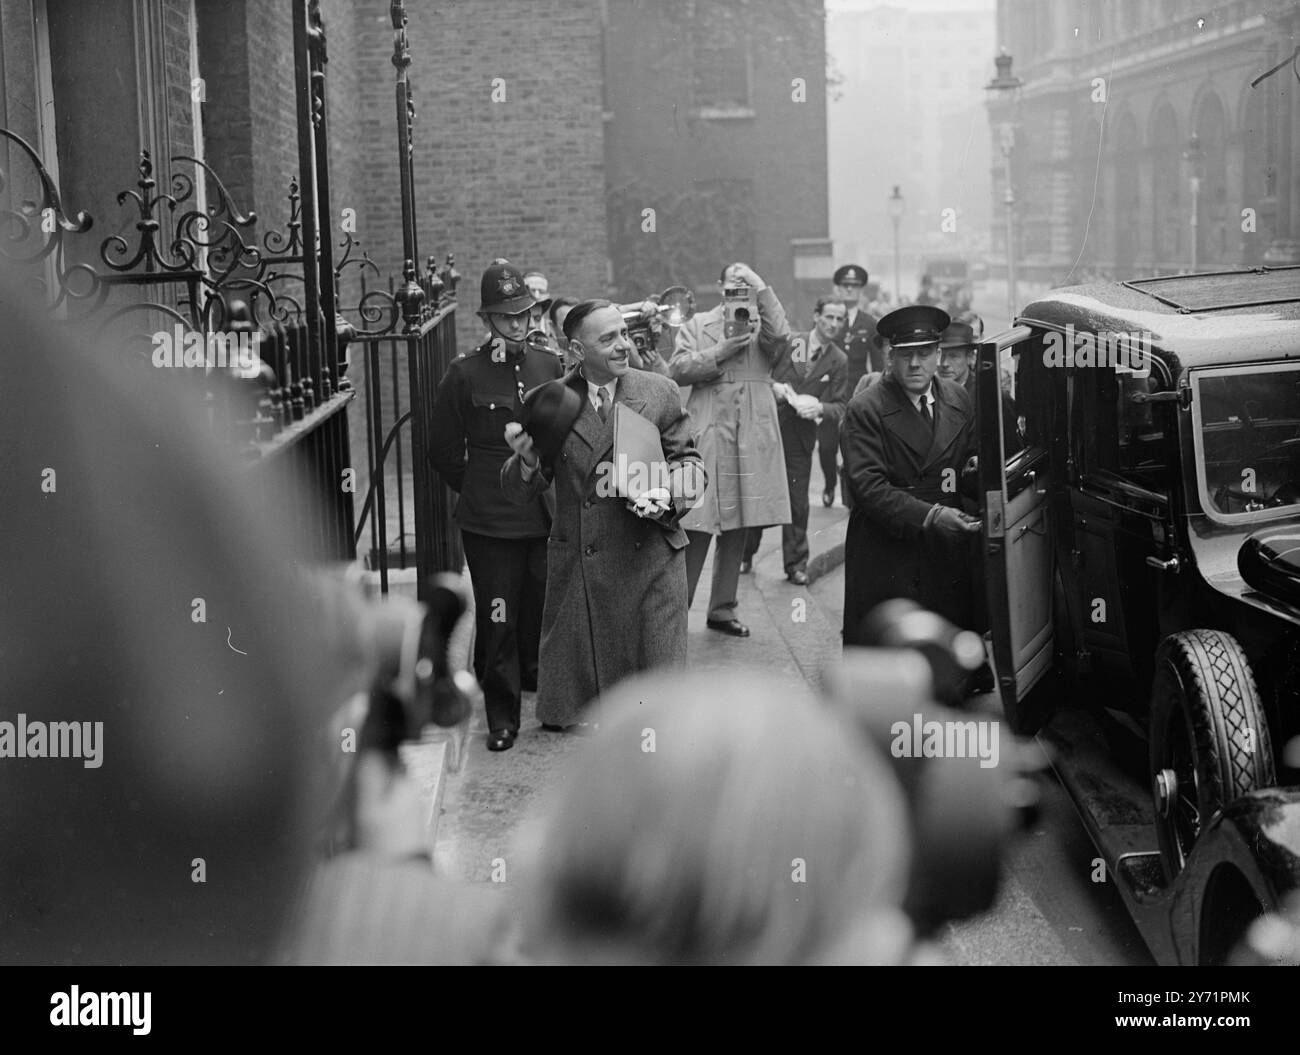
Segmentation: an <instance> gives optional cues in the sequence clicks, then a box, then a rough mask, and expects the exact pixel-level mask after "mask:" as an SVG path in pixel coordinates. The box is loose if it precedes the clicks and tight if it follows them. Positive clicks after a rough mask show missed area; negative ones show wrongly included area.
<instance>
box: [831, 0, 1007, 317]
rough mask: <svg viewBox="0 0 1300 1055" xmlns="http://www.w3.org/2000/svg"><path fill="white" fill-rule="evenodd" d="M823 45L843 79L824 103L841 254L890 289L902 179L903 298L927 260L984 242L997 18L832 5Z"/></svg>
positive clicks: (976, 254)
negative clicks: (892, 209) (892, 208)
mask: <svg viewBox="0 0 1300 1055" xmlns="http://www.w3.org/2000/svg"><path fill="white" fill-rule="evenodd" d="M827 41H828V47H829V49H830V52H831V55H832V57H833V59H834V65H835V69H836V70H837V71H838V73H839V74H840V75H841V78H842V80H841V82H840V84H839V85H838V86H837V92H836V94H837V98H835V99H833V100H832V102H831V103H830V106H829V112H830V118H829V120H830V213H831V236H832V238H833V239H834V240H835V248H836V253H837V256H838V257H839V258H840V260H841V261H846V260H854V261H856V262H858V263H860V264H862V265H864V266H865V267H867V268H868V269H869V271H870V272H871V275H872V279H873V281H874V280H877V279H879V280H880V281H881V282H882V283H883V284H884V285H885V286H886V287H887V288H889V289H892V288H893V239H894V228H893V221H892V219H891V217H890V215H889V211H888V206H887V200H888V198H889V196H890V194H891V192H892V189H893V187H894V186H895V185H897V186H898V187H899V189H900V192H901V193H902V196H903V201H904V206H903V208H904V214H903V216H902V218H901V220H900V222H899V239H900V243H901V255H902V262H903V269H904V278H903V289H902V293H903V294H904V296H908V295H911V294H914V293H915V288H914V286H912V285H911V284H910V283H911V282H912V280H913V279H914V277H915V276H914V275H913V272H914V271H915V268H916V265H917V264H918V262H919V261H920V259H921V258H923V257H924V256H926V255H938V254H941V253H953V254H958V255H962V256H966V257H968V258H970V259H979V258H980V257H982V256H983V255H984V253H985V252H986V251H987V248H988V245H987V238H988V228H989V185H988V173H989V143H988V135H987V131H986V129H987V121H988V119H987V116H986V115H985V114H984V111H983V104H984V93H983V90H982V89H983V86H984V83H985V82H986V81H987V80H988V78H989V72H990V70H991V68H992V58H993V53H994V51H995V50H996V42H995V21H994V13H993V11H992V10H989V11H918V10H908V9H907V8H905V7H904V6H902V5H899V6H881V7H877V8H874V9H872V10H869V11H835V12H832V14H831V16H830V18H829V21H828V27H827ZM945 210H951V212H950V213H945ZM945 219H947V220H949V221H950V222H948V223H945V222H944V221H945Z"/></svg>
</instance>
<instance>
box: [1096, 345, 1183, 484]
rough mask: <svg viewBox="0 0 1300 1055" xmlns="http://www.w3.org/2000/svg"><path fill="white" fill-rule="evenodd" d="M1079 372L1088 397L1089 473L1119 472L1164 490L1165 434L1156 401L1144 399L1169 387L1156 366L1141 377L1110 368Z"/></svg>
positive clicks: (1135, 480)
mask: <svg viewBox="0 0 1300 1055" xmlns="http://www.w3.org/2000/svg"><path fill="white" fill-rule="evenodd" d="M1076 373H1077V374H1078V375H1079V376H1080V379H1081V381H1082V388H1083V392H1084V397H1083V398H1084V401H1085V405H1084V408H1083V414H1082V426H1083V435H1084V442H1083V459H1084V469H1085V472H1088V473H1097V472H1109V473H1114V474H1115V475H1116V476H1120V477H1123V478H1124V479H1127V480H1131V481H1132V482H1133V483H1136V484H1139V485H1140V486H1142V487H1145V488H1148V489H1150V490H1153V491H1163V490H1165V487H1166V483H1165V444H1164V433H1163V431H1162V430H1161V426H1160V423H1159V418H1158V417H1157V416H1156V415H1155V413H1154V412H1155V408H1156V404H1152V403H1149V402H1145V401H1143V400H1142V399H1141V398H1140V397H1141V396H1144V395H1150V394H1152V393H1154V392H1159V391H1163V390H1164V384H1163V382H1162V380H1161V378H1160V376H1159V374H1158V373H1157V372H1156V371H1154V370H1153V371H1152V372H1151V374H1150V376H1149V377H1136V376H1133V375H1131V374H1123V373H1116V372H1115V371H1114V370H1111V369H1105V368H1096V369H1087V370H1079V371H1076ZM1134 397H1138V398H1134Z"/></svg>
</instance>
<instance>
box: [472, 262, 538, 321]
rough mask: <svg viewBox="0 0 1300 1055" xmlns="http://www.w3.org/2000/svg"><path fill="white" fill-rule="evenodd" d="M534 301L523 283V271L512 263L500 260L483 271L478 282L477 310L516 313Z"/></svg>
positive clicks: (530, 306) (530, 305)
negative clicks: (481, 277) (481, 279)
mask: <svg viewBox="0 0 1300 1055" xmlns="http://www.w3.org/2000/svg"><path fill="white" fill-rule="evenodd" d="M536 303H537V302H536V301H534V300H533V295H532V294H531V293H529V292H528V287H527V286H525V285H524V276H523V273H522V272H521V271H520V270H519V268H517V267H515V266H514V265H513V264H510V263H507V262H506V261H504V260H501V261H500V262H499V263H493V264H492V265H491V266H490V267H489V268H488V269H487V270H486V271H484V272H483V281H482V282H481V283H480V284H479V309H478V310H479V311H496V312H500V313H501V314H503V315H518V314H520V313H521V312H525V311H528V310H530V309H531V308H532V307H533V305H534V304H536Z"/></svg>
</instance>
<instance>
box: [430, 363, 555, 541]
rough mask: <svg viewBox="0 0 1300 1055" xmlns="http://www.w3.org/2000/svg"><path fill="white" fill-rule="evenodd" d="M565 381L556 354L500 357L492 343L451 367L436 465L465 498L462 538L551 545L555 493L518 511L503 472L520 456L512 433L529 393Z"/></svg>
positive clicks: (459, 512)
mask: <svg viewBox="0 0 1300 1055" xmlns="http://www.w3.org/2000/svg"><path fill="white" fill-rule="evenodd" d="M562 373H563V365H562V364H561V362H560V360H559V359H557V358H556V357H555V356H554V355H551V354H550V353H549V352H541V351H534V350H533V349H531V348H527V347H525V348H523V349H521V350H520V351H518V352H515V353H513V354H511V353H509V352H506V351H501V350H498V351H496V352H494V351H493V348H492V343H491V342H490V341H487V342H484V343H483V344H481V345H479V347H477V348H475V349H474V350H473V351H472V352H469V353H468V354H467V355H464V356H461V357H460V358H458V359H453V360H452V361H451V363H450V364H449V365H448V367H447V372H446V374H445V375H443V378H442V381H441V382H440V383H439V385H438V395H437V399H436V400H435V402H434V409H433V427H432V429H431V435H430V437H429V460H430V462H431V464H432V465H433V468H434V469H435V470H436V471H437V472H438V474H439V475H440V476H441V477H442V480H443V482H444V483H446V484H447V486H448V487H450V488H451V489H452V490H453V491H455V492H457V494H459V495H460V499H459V501H458V502H457V503H456V519H457V521H458V522H459V523H460V526H461V528H462V530H464V531H472V532H474V533H476V534H480V535H491V536H493V537H496V538H544V537H546V535H547V534H548V533H549V532H550V529H551V509H552V508H553V499H552V497H551V495H550V494H549V492H543V493H539V494H538V495H537V496H536V497H535V499H534V500H533V501H531V502H529V503H527V504H526V505H516V504H515V503H513V502H511V501H509V500H508V499H507V498H506V496H505V495H504V494H503V493H502V491H501V466H502V465H504V464H505V461H506V459H507V458H509V457H510V455H511V453H512V452H511V449H510V444H508V443H507V442H506V438H505V431H506V425H507V424H508V423H509V422H511V421H517V420H518V418H519V412H520V410H521V409H522V407H523V395H524V393H525V392H527V391H529V390H530V389H532V388H535V387H536V386H537V385H540V384H542V383H543V382H545V381H551V380H554V379H555V378H557V377H559V376H561V374H562Z"/></svg>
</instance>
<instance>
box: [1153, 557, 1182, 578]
mask: <svg viewBox="0 0 1300 1055" xmlns="http://www.w3.org/2000/svg"><path fill="white" fill-rule="evenodd" d="M1147 563H1148V564H1149V565H1151V567H1153V568H1156V569H1158V570H1159V571H1171V572H1173V573H1174V574H1177V573H1178V571H1179V568H1180V567H1181V565H1180V564H1179V563H1178V558H1177V557H1170V558H1169V559H1168V560H1161V559H1160V558H1159V557H1148V558H1147Z"/></svg>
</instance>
